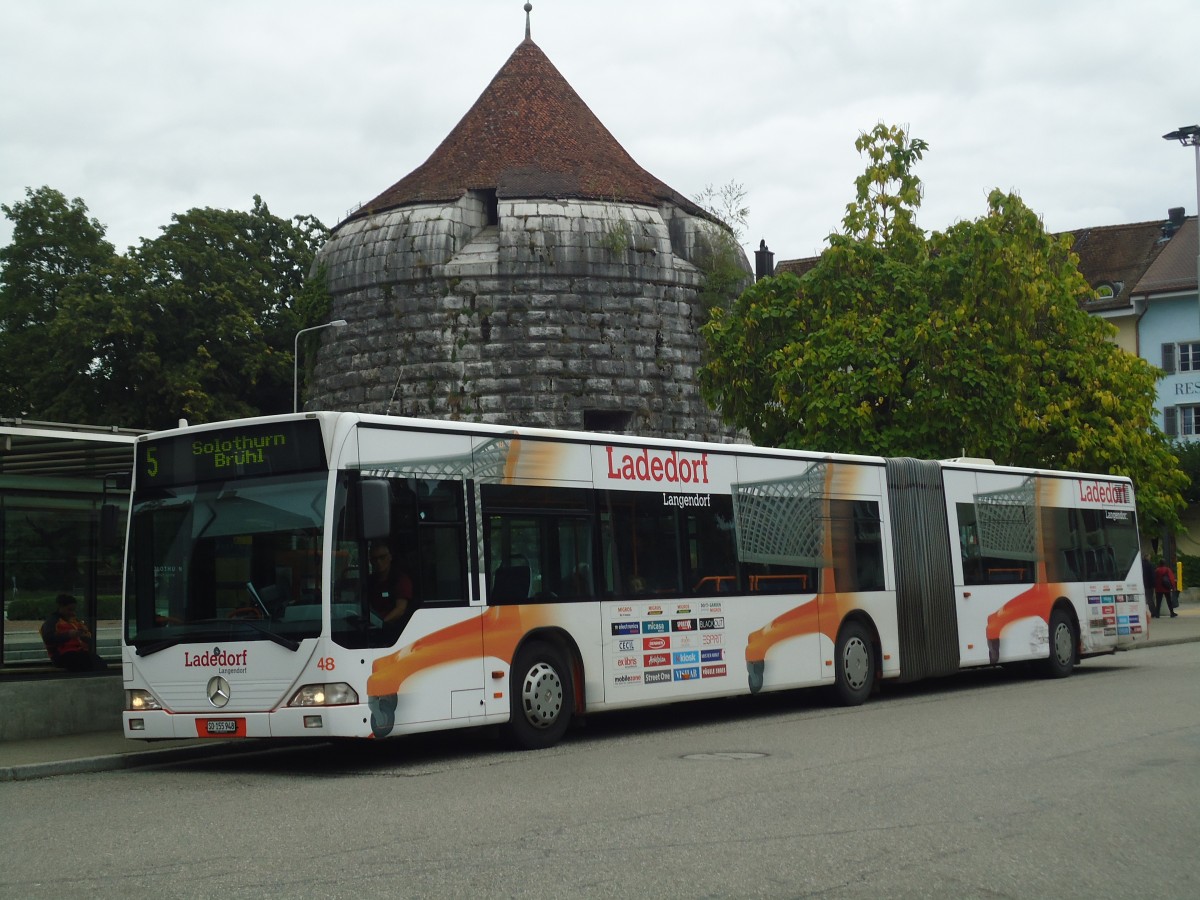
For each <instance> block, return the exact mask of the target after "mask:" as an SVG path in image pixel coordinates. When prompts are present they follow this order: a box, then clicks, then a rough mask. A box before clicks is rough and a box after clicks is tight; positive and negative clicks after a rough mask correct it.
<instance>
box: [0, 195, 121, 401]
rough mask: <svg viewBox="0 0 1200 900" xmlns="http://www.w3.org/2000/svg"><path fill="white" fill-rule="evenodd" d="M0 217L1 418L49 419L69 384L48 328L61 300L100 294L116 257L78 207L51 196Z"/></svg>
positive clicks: (29, 198)
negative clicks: (2, 236) (4, 240)
mask: <svg viewBox="0 0 1200 900" xmlns="http://www.w3.org/2000/svg"><path fill="white" fill-rule="evenodd" d="M0 210H3V212H4V214H5V216H6V217H7V218H8V219H9V220H10V221H11V222H12V223H13V236H12V241H11V243H9V244H8V245H7V246H5V247H2V248H0V411H3V412H4V413H5V414H7V415H14V416H29V417H31V418H38V419H41V418H50V417H51V415H50V413H49V406H50V404H51V400H52V399H53V398H54V397H55V396H57V395H58V394H59V393H60V392H62V391H63V390H64V389H66V387H67V384H68V383H69V381H70V379H69V377H68V374H67V373H64V372H63V371H62V370H61V369H60V368H58V367H57V366H56V365H54V364H52V352H51V348H50V342H49V340H48V336H49V327H50V323H51V322H52V321H53V320H54V317H55V316H56V314H57V312H58V306H59V303H60V300H61V298H62V297H63V296H64V294H66V293H67V292H70V291H80V290H82V291H89V290H96V289H99V287H100V283H99V279H101V278H102V274H101V273H102V272H103V271H104V269H105V268H106V267H107V266H109V265H110V264H111V263H112V262H113V260H114V258H115V253H114V250H113V246H112V244H110V243H109V242H108V241H107V240H106V239H105V236H104V234H105V229H104V226H103V225H101V224H100V223H99V222H98V221H97V220H96V219H93V218H91V217H89V216H88V209H87V206H86V205H84V202H83V201H82V200H80V199H78V198H76V199H74V200H67V198H66V197H65V196H64V195H63V194H62V193H60V192H59V191H56V190H54V189H53V188H49V187H41V188H38V189H37V190H33V189H32V188H26V190H25V199H24V200H23V201H18V202H16V203H13V204H11V205H0Z"/></svg>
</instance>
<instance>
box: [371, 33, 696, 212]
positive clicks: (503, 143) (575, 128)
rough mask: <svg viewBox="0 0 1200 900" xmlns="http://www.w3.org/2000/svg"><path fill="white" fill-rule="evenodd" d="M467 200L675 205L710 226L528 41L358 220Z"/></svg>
mask: <svg viewBox="0 0 1200 900" xmlns="http://www.w3.org/2000/svg"><path fill="white" fill-rule="evenodd" d="M468 190H495V191H496V195H497V196H498V197H499V198H506V197H547V198H561V199H582V200H609V201H617V202H626V203H638V204H646V205H650V206H657V205H658V204H659V203H661V202H664V201H666V202H670V203H674V204H676V205H677V206H680V207H682V208H683V209H685V210H686V211H688V212H690V213H692V214H693V215H700V216H703V217H705V218H711V216H710V215H709V214H708V213H706V212H705V211H704V210H702V209H701V208H700V207H698V206H697V205H696V204H695V203H693V202H691V201H690V200H688V199H687V198H686V197H684V196H683V195H681V194H679V193H678V192H677V191H675V190H672V189H671V188H670V187H668V186H667V185H666V184H664V183H663V182H661V181H659V180H658V179H657V178H655V177H654V176H653V175H651V174H650V173H649V172H647V171H646V170H645V169H643V168H642V167H641V166H639V165H638V164H637V163H636V162H634V160H633V157H631V156H630V155H629V154H628V153H627V152H626V151H625V148H624V147H622V146H621V145H620V144H619V143H617V140H616V138H614V137H613V136H612V134H611V133H610V132H609V131H608V129H607V128H605V127H604V125H603V124H601V122H600V120H599V119H598V118H596V115H595V114H594V113H593V112H592V111H591V110H590V109H589V108H588V106H587V104H586V103H584V102H583V100H582V99H581V98H580V97H579V95H578V94H577V93H575V90H574V89H573V88H572V87H571V85H570V84H568V83H567V80H566V79H565V78H563V76H562V74H561V73H560V72H559V71H558V69H557V68H555V66H554V64H553V63H552V62H550V60H549V58H547V56H546V54H545V53H543V52H542V50H541V48H539V47H538V46H537V44H535V43H534V42H533V41H532V40H530V39H529V38H528V37H527V38H526V39H525V40H524V41H522V42H521V43H520V45H518V47H517V49H516V50H514V51H513V53H512V56H510V57H509V58H508V61H507V62H506V63H505V64H504V65H503V66H502V67H501V69H500V71H499V72H497V73H496V77H495V78H493V79H492V81H491V83H490V84H489V85H488V86H487V88H486V89H485V90H484V92H483V93H482V94H481V95H480V96H479V99H478V100H476V101H475V104H474V106H472V107H471V108H470V110H468V111H467V114H466V115H465V116H463V117H462V120H461V121H459V123H458V124H457V125H456V126H455V127H454V129H453V130H452V131H451V132H450V134H449V135H447V137H446V139H445V140H443V141H442V143H441V144H440V145H439V146H438V148H437V149H436V150H434V151H433V155H432V156H430V157H429V159H427V160H426V161H425V162H424V163H423V164H422V165H421V166H420V167H418V168H417V169H415V170H414V171H413V172H411V173H409V174H408V175H406V176H405V177H404V178H402V179H400V180H399V181H398V182H396V183H395V184H394V185H392V186H391V187H390V188H388V189H387V190H386V191H384V192H383V193H382V194H380V195H379V196H378V197H376V198H375V199H374V200H371V201H370V202H368V203H366V204H364V205H363V206H362V207H361V208H360V209H358V210H356V211H355V212H354V213H353V214H352V215H351V216H350V217H349V219H358V218H362V217H364V216H368V215H371V214H374V213H378V212H382V211H384V210H388V209H393V208H395V207H398V206H407V205H409V204H414V203H438V202H447V203H449V202H454V201H456V200H458V199H459V198H460V197H462V195H463V194H464V192H466V191H468Z"/></svg>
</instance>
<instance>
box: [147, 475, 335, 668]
mask: <svg viewBox="0 0 1200 900" xmlns="http://www.w3.org/2000/svg"><path fill="white" fill-rule="evenodd" d="M326 485H327V475H326V473H323V472H316V473H310V474H304V475H300V476H296V475H290V476H272V477H264V478H242V479H237V480H229V481H211V482H206V483H203V484H198V485H178V486H173V487H170V488H160V487H152V488H149V489H146V490H139V491H137V492H136V493H135V495H134V498H133V508H132V510H131V512H130V546H129V570H128V573H127V585H126V598H125V602H126V616H125V622H126V624H125V629H126V634H125V637H126V640H128V642H129V643H130V644H132V645H134V646H135V647H137V648H138V653H139V654H142V655H145V654H147V653H152V652H154V651H155V650H156V649H165V648H166V647H169V646H172V645H174V644H178V643H182V642H193V641H207V640H274V641H275V642H277V643H280V644H282V645H284V646H288V647H290V648H291V649H295V648H296V647H298V646H299V645H298V643H297V642H298V641H299V640H301V639H303V638H310V637H316V636H317V635H319V634H320V630H321V597H320V593H319V585H320V584H321V540H322V533H323V526H324V518H325V491H326Z"/></svg>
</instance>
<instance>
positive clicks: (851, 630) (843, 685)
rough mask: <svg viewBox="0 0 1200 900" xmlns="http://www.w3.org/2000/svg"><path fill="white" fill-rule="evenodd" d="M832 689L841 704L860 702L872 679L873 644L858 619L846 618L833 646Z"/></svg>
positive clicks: (873, 668)
mask: <svg viewBox="0 0 1200 900" xmlns="http://www.w3.org/2000/svg"><path fill="white" fill-rule="evenodd" d="M833 666H834V672H835V675H834V683H833V693H834V696H835V697H836V698H837V701H838V702H839V703H840V704H842V706H859V705H861V704H862V703H865V702H866V700H867V697H869V696H870V695H871V688H872V686H873V685H874V683H875V646H874V644H873V643H872V642H871V634H870V632H868V631H867V629H866V627H865V626H864V625H863V624H862V623H861V622H854V621H851V622H847V623H846V624H845V625H843V626H842V630H841V631H839V632H838V639H837V646H836V649H835V650H834V660H833Z"/></svg>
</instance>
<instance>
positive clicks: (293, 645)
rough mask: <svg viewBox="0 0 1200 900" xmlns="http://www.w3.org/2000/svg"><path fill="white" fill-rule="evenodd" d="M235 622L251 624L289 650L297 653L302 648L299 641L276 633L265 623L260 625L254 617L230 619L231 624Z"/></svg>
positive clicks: (260, 632)
mask: <svg viewBox="0 0 1200 900" xmlns="http://www.w3.org/2000/svg"><path fill="white" fill-rule="evenodd" d="M235 622H236V623H237V624H239V625H249V626H250V627H251V628H253V629H254V630H255V631H257V632H258V633H259V634H261V635H263V636H264V637H266V638H270V639H271V640H272V641H274V642H275V643H276V644H278V645H279V646H280V647H284V648H286V649H288V650H291V651H292V652H293V653H295V652H296V651H297V650H299V649H300V642H299V641H293V640H292V639H291V638H290V637H284V636H283V635H282V634H276V633H275V632H274V631H272V630H271V629H270V628H267V627H265V626H263V625H259V624H258V623H257V622H256V621H254V620H253V619H230V620H229V624H230V625H232V624H233V623H235Z"/></svg>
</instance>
